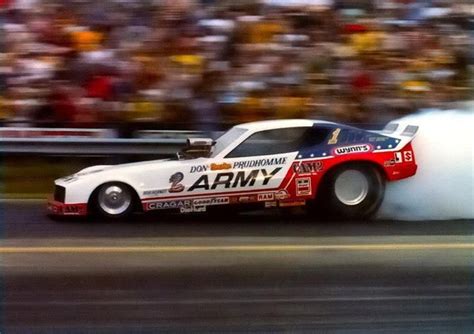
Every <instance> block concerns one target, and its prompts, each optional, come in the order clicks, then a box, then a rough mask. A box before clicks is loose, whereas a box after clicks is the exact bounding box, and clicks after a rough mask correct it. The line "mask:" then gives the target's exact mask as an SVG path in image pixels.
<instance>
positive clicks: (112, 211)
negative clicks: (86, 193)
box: [93, 182, 135, 219]
mask: <svg viewBox="0 0 474 334" xmlns="http://www.w3.org/2000/svg"><path fill="white" fill-rule="evenodd" d="M134 201H135V197H134V192H133V190H132V189H131V188H130V186H128V185H126V184H124V183H119V182H110V183H106V184H103V185H101V186H100V187H99V188H98V189H97V191H96V192H95V195H94V198H93V204H94V209H95V212H96V213H98V214H99V215H100V216H102V217H104V218H112V219H119V218H124V217H127V216H129V215H130V214H131V213H132V212H133V209H134Z"/></svg>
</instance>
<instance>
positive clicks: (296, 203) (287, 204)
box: [280, 200, 306, 208]
mask: <svg viewBox="0 0 474 334" xmlns="http://www.w3.org/2000/svg"><path fill="white" fill-rule="evenodd" d="M305 204H306V201H304V200H302V201H287V202H280V207H282V208H286V207H291V206H301V205H305Z"/></svg>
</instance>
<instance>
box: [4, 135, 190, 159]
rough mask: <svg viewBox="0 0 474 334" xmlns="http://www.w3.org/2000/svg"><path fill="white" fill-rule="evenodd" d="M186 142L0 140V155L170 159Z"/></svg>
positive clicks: (53, 139)
mask: <svg viewBox="0 0 474 334" xmlns="http://www.w3.org/2000/svg"><path fill="white" fill-rule="evenodd" d="M185 144H186V139H184V138H183V139H170V138H163V139H118V138H116V139H108V138H98V139H97V138H93V139H82V138H81V139H79V138H36V139H29V138H0V154H3V155H10V154H17V155H18V154H23V155H31V156H34V155H61V156H67V155H71V156H72V155H76V156H77V155H87V156H94V155H98V156H100V155H106V156H110V155H172V154H175V153H176V152H178V151H179V150H180V149H181V148H182V147H183V146H184V145H185Z"/></svg>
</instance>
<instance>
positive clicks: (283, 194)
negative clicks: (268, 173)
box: [275, 189, 290, 201]
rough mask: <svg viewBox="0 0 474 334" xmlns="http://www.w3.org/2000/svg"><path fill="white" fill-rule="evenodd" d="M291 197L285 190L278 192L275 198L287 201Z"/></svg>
mask: <svg viewBox="0 0 474 334" xmlns="http://www.w3.org/2000/svg"><path fill="white" fill-rule="evenodd" d="M289 197H290V194H288V191H286V190H285V189H281V190H278V191H277V192H276V194H275V198H276V199H277V200H279V201H281V200H285V199H287V198H289Z"/></svg>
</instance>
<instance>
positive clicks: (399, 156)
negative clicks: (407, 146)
mask: <svg viewBox="0 0 474 334" xmlns="http://www.w3.org/2000/svg"><path fill="white" fill-rule="evenodd" d="M402 162H403V160H402V152H395V163H397V164H401V163H402Z"/></svg>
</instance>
